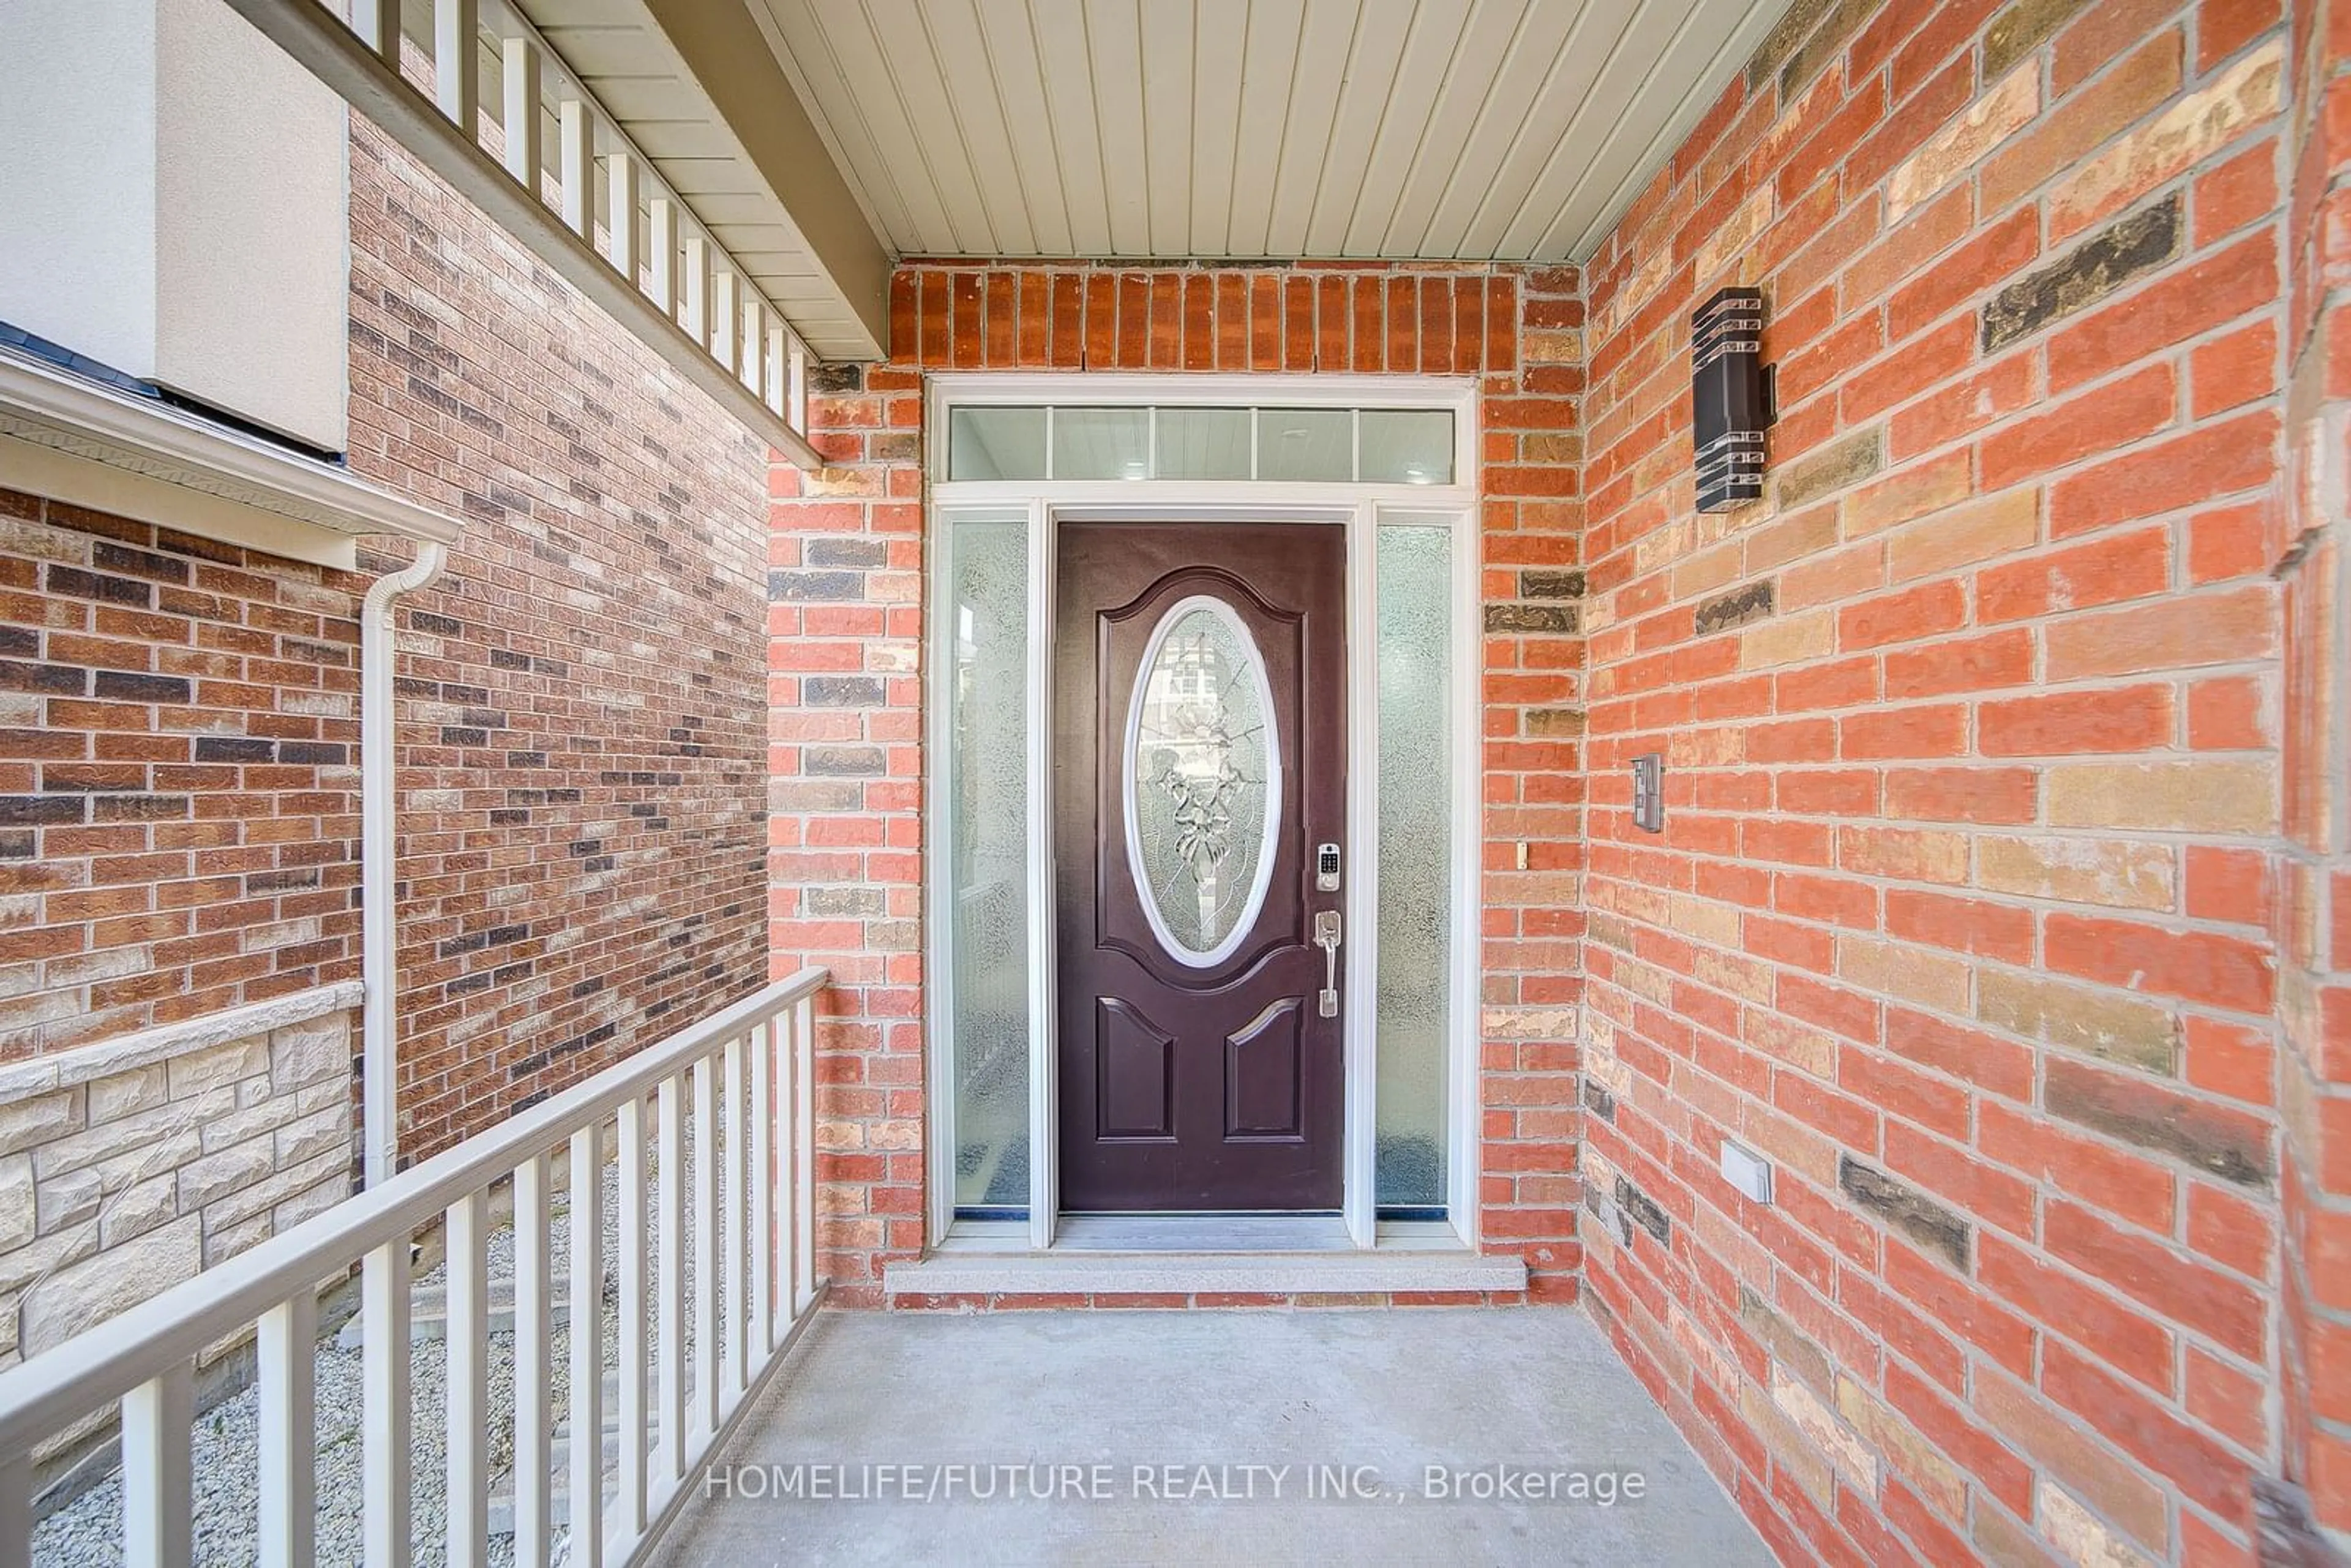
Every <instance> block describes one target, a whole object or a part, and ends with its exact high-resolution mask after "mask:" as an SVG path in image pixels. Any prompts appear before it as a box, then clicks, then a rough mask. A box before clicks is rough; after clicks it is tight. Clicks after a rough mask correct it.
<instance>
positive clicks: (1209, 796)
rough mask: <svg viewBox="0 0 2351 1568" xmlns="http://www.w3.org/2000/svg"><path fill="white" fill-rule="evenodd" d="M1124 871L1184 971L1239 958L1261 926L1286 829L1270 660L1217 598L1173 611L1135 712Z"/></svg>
mask: <svg viewBox="0 0 2351 1568" xmlns="http://www.w3.org/2000/svg"><path fill="white" fill-rule="evenodd" d="M1126 730H1127V742H1126V747H1125V750H1126V756H1127V759H1128V760H1127V779H1126V852H1127V864H1128V865H1129V867H1130V868H1131V869H1132V870H1133V872H1134V882H1135V886H1136V887H1137V888H1138V889H1139V890H1140V891H1141V892H1142V894H1143V898H1142V904H1143V909H1144V915H1146V916H1148V917H1149V919H1150V922H1151V928H1152V931H1153V933H1154V934H1155V936H1157V937H1158V938H1159V941H1160V944H1161V946H1165V948H1166V949H1167V952H1168V954H1169V955H1170V956H1173V957H1175V959H1176V960H1178V961H1179V962H1181V963H1185V964H1189V965H1192V966H1194V967H1207V966H1209V965H1212V964H1217V963H1221V962H1223V961H1224V960H1225V959H1226V958H1228V957H1229V956H1232V953H1233V951H1234V949H1235V948H1237V947H1238V946H1240V944H1241V942H1242V940H1243V939H1244V938H1246V937H1247V936H1248V935H1249V928H1250V927H1251V926H1253V925H1256V924H1257V916H1258V911H1259V909H1260V908H1262V907H1263V906H1264V904H1265V892H1266V886H1267V883H1268V882H1269V881H1270V878H1271V876H1272V873H1273V841H1274V835H1275V834H1276V833H1277V832H1278V831H1280V825H1281V748H1280V744H1279V742H1278V738H1277V737H1276V736H1275V734H1274V725H1273V696H1272V692H1271V690H1270V687H1269V686H1268V685H1267V684H1266V675H1265V660H1264V658H1263V656H1262V655H1261V654H1259V652H1258V647H1257V643H1256V641H1255V639H1253V638H1251V637H1250V636H1249V628H1248V627H1246V626H1244V625H1242V624H1241V622H1240V620H1239V618H1238V616H1236V615H1235V614H1234V613H1233V612H1232V611H1231V609H1230V608H1229V607H1228V606H1227V605H1226V604H1224V603H1223V602H1222V601H1218V600H1215V599H1210V598H1207V597H1205V596H1195V597H1193V598H1190V599H1185V600H1179V601H1177V602H1176V603H1175V604H1174V605H1171V606H1170V607H1169V608H1168V610H1167V612H1166V613H1165V615H1164V616H1162V617H1161V618H1160V622H1159V624H1158V625H1157V626H1156V627H1155V628H1154V629H1153V631H1152V633H1151V640H1150V641H1149V642H1148V643H1145V644H1144V651H1143V664H1142V668H1141V669H1140V671H1139V672H1138V673H1137V674H1136V676H1135V685H1134V696H1133V698H1132V700H1131V701H1130V702H1129V704H1128V716H1127V726H1126Z"/></svg>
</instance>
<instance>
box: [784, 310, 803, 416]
mask: <svg viewBox="0 0 2351 1568" xmlns="http://www.w3.org/2000/svg"><path fill="white" fill-rule="evenodd" d="M791 355H792V371H791V389H790V391H789V393H788V394H787V397H786V401H785V403H784V423H786V424H789V425H790V426H791V427H792V428H793V429H794V430H797V431H799V432H800V434H803V435H805V434H808V345H807V344H805V343H803V342H801V341H800V340H799V336H798V335H797V334H795V335H794V336H793V338H792V340H791Z"/></svg>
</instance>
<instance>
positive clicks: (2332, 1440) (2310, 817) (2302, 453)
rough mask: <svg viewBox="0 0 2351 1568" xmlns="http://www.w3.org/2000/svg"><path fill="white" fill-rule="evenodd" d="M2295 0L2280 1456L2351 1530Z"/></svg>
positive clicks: (2322, 34)
mask: <svg viewBox="0 0 2351 1568" xmlns="http://www.w3.org/2000/svg"><path fill="white" fill-rule="evenodd" d="M2288 58H2289V60H2290V61H2291V62H2292V65H2291V77H2290V80H2291V83H2292V86H2293V89H2294V125H2293V130H2292V136H2293V141H2294V145H2293V147H2292V149H2291V152H2290V156H2291V159H2292V162H2291V165H2290V166H2291V168H2292V169H2293V171H2294V179H2293V183H2292V193H2291V201H2290V205H2289V211H2288V214H2287V225H2286V245H2287V256H2288V263H2289V265H2288V269H2287V270H2288V274H2289V277H2290V278H2291V280H2292V289H2291V296H2290V303H2289V310H2288V314H2287V318H2286V342H2287V344H2288V351H2289V363H2290V367H2291V369H2290V371H2289V377H2288V380H2289V386H2290V388H2291V391H2290V393H2289V406H2290V410H2291V413H2290V416H2289V423H2288V461H2287V470H2286V477H2285V486H2284V494H2285V496H2286V497H2287V500H2288V504H2287V505H2286V506H2284V507H2280V508H2279V510H2278V512H2277V514H2276V517H2275V518H2274V526H2273V528H2272V529H2271V531H2270V533H2269V534H2268V536H2267V537H2266V538H2265V539H2264V541H2263V549H2262V557H2263V559H2266V560H2268V561H2270V562H2272V563H2273V565H2272V571H2273V575H2275V576H2277V577H2278V578H2279V579H2280V580H2282V581H2283V586H2284V592H2285V627H2286V650H2285V704H2284V725H2283V732H2284V733H2283V741H2284V747H2283V756H2284V767H2283V789H2284V799H2285V821H2284V826H2285V843H2284V846H2283V854H2282V856H2281V859H2280V865H2279V871H2280V877H2279V883H2280V891H2281V894H2282V896H2281V898H2280V900H2279V903H2278V907H2277V909H2276V911H2275V913H2274V915H2273V922H2274V925H2273V929H2274V931H2275V934H2276V936H2277V940H2278V945H2279V948H2280V952H2281V954H2282V956H2283V960H2284V962H2283V972H2282V974H2281V977H2280V984H2281V998H2280V1006H2279V1018H2280V1042H2281V1045H2282V1046H2283V1050H2282V1051H2281V1053H2280V1054H2281V1066H2282V1070H2283V1071H2282V1073H2281V1078H2282V1090H2283V1092H2282V1095H2281V1101H2282V1103H2283V1106H2284V1107H2285V1110H2284V1114H2283V1118H2282V1121H2283V1130H2284V1145H2285V1154H2286V1160H2285V1187H2284V1196H2285V1227H2284V1233H2285V1244H2284V1248H2283V1284H2284V1295H2285V1312H2284V1322H2283V1344H2282V1346H2281V1352H2282V1354H2281V1365H2282V1372H2283V1376H2282V1378H2281V1382H2282V1385H2283V1390H2284V1396H2285V1419H2284V1433H2283V1437H2284V1445H2285V1461H2286V1465H2285V1469H2286V1473H2287V1475H2288V1476H2290V1477H2292V1478H2293V1479H2295V1480H2296V1481H2298V1482H2300V1483H2301V1484H2302V1485H2303V1486H2304V1489H2305V1490H2306V1491H2307V1493H2308V1497H2309V1505H2310V1508H2311V1511H2312V1512H2313V1513H2314V1516H2315V1517H2316V1519H2317V1520H2318V1521H2319V1522H2320V1523H2322V1524H2323V1525H2325V1526H2326V1527H2327V1528H2329V1529H2331V1530H2334V1531H2338V1532H2346V1534H2351V789H2346V783H2351V779H2346V768H2345V763H2346V747H2351V721H2346V720H2347V718H2351V716H2346V709H2345V702H2346V696H2351V635H2346V623H2345V619H2344V613H2345V610H2346V602H2351V601H2346V594H2345V591H2344V581H2343V573H2344V558H2345V551H2346V543H2345V522H2344V517H2345V508H2346V496H2351V490H2346V480H2351V339H2346V328H2351V315H2346V314H2345V310H2344V303H2343V299H2342V296H2341V288H2342V280H2343V267H2344V262H2345V260H2346V230H2345V228H2344V225H2343V221H2342V219H2343V214H2344V210H2345V203H2346V196H2345V188H2344V187H2345V182H2346V175H2351V141H2346V127H2345V126H2344V125H2343V123H2342V122H2341V119H2340V116H2339V115H2334V116H2331V117H2330V115H2329V113H2328V112H2327V108H2328V106H2330V105H2331V104H2333V103H2334V102H2335V100H2336V99H2338V98H2339V96H2340V95H2341V93H2342V92H2343V90H2344V83H2345V74H2346V68H2351V6H2346V5H2342V4H2340V3H2339V0H2303V3H2301V4H2298V5H2295V6H2294V26H2293V30H2292V33H2291V43H2290V52H2289V55H2288ZM2343 1538H2344V1536H2342V1535H2338V1537H2337V1539H2338V1540H2341V1539H2343Z"/></svg>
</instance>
